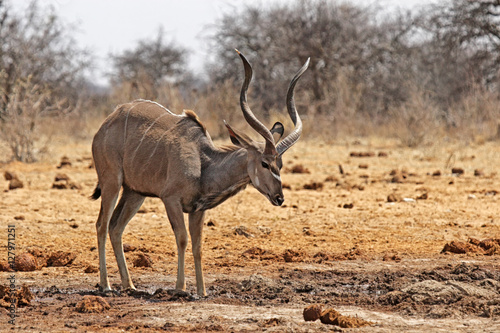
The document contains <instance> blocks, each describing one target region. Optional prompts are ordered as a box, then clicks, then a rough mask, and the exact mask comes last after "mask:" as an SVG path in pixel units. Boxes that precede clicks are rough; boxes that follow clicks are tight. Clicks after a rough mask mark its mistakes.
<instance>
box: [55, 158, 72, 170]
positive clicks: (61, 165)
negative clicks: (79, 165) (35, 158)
mask: <svg viewBox="0 0 500 333" xmlns="http://www.w3.org/2000/svg"><path fill="white" fill-rule="evenodd" d="M64 167H71V161H70V160H69V158H68V157H67V156H63V157H62V158H61V162H60V163H59V165H58V166H57V168H58V169H61V168H64Z"/></svg>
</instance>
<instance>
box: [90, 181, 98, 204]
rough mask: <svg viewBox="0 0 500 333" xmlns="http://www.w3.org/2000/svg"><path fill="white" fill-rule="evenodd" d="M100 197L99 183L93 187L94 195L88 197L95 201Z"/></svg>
mask: <svg viewBox="0 0 500 333" xmlns="http://www.w3.org/2000/svg"><path fill="white" fill-rule="evenodd" d="M100 197H101V187H100V186H99V183H97V186H96V187H95V190H94V193H92V195H91V196H90V199H93V200H97V199H99V198H100Z"/></svg>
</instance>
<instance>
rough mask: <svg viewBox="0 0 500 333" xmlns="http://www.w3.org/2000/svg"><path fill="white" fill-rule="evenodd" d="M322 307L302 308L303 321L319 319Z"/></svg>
mask: <svg viewBox="0 0 500 333" xmlns="http://www.w3.org/2000/svg"><path fill="white" fill-rule="evenodd" d="M322 309H323V307H322V306H321V305H320V304H313V305H309V306H308V307H306V308H304V312H303V316H304V320H305V321H316V320H318V319H319V317H321V311H322Z"/></svg>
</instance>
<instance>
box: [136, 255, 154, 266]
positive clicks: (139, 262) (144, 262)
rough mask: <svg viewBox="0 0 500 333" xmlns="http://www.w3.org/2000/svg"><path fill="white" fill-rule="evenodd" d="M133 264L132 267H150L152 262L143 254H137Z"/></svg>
mask: <svg viewBox="0 0 500 333" xmlns="http://www.w3.org/2000/svg"><path fill="white" fill-rule="evenodd" d="M133 264H134V267H152V266H153V260H151V258H150V257H149V256H148V255H147V254H145V253H139V254H138V255H137V258H135V260H134V262H133Z"/></svg>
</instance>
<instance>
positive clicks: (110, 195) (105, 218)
mask: <svg viewBox="0 0 500 333" xmlns="http://www.w3.org/2000/svg"><path fill="white" fill-rule="evenodd" d="M120 187H121V185H120V184H118V183H106V184H102V183H101V209H100V211H99V217H98V218H97V223H96V229H97V248H98V250H99V276H100V280H99V281H100V282H99V286H100V287H101V289H102V291H105V292H106V291H110V290H111V287H110V286H109V280H108V271H107V269H106V238H107V236H108V227H109V220H110V218H111V214H112V213H113V208H114V207H115V204H116V200H117V199H118V194H119V193H120Z"/></svg>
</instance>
